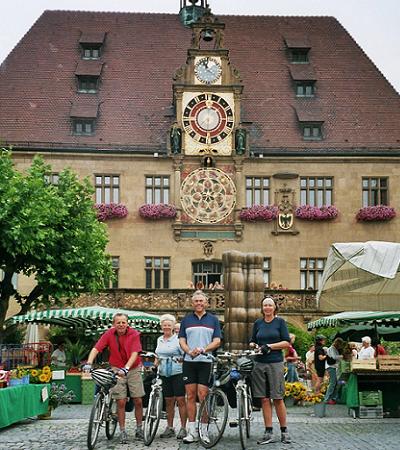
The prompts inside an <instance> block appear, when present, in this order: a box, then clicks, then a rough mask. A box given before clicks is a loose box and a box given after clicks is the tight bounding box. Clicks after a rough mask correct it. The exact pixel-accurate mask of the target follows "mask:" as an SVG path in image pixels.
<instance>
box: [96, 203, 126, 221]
mask: <svg viewBox="0 0 400 450" xmlns="http://www.w3.org/2000/svg"><path fill="white" fill-rule="evenodd" d="M94 207H95V208H96V209H97V219H98V220H99V221H100V222H104V221H106V220H108V219H122V218H123V217H126V216H127V215H128V209H127V207H126V206H125V205H123V204H122V203H98V204H97V205H95V206H94Z"/></svg>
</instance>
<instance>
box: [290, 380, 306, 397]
mask: <svg viewBox="0 0 400 450" xmlns="http://www.w3.org/2000/svg"><path fill="white" fill-rule="evenodd" d="M306 394H307V388H306V387H305V386H304V384H303V383H300V381H296V382H294V383H288V382H285V397H293V398H294V399H295V400H296V401H301V400H304V397H305V395H306Z"/></svg>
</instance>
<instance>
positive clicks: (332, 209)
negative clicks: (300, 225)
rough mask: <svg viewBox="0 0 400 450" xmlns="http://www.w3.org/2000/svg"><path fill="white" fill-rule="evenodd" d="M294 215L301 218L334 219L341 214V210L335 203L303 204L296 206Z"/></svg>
mask: <svg viewBox="0 0 400 450" xmlns="http://www.w3.org/2000/svg"><path fill="white" fill-rule="evenodd" d="M294 215H295V216H296V217H297V218H298V219H301V220H333V219H336V217H337V216H338V215H339V210H338V209H337V208H336V206H333V205H329V206H310V205H302V206H299V207H298V208H296V211H295V213H294Z"/></svg>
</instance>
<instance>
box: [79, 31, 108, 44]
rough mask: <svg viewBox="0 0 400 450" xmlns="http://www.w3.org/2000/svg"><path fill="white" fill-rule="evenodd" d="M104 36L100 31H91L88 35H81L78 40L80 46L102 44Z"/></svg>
mask: <svg viewBox="0 0 400 450" xmlns="http://www.w3.org/2000/svg"><path fill="white" fill-rule="evenodd" d="M105 37H106V34H105V33H104V32H101V31H98V32H97V31H92V32H89V33H85V32H83V33H82V36H81V38H80V39H79V43H80V44H102V43H103V42H104V38H105Z"/></svg>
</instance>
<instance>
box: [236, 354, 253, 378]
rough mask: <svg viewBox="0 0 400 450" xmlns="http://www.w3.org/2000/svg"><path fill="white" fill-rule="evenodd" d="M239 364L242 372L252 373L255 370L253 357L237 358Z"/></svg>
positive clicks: (245, 373)
mask: <svg viewBox="0 0 400 450" xmlns="http://www.w3.org/2000/svg"><path fill="white" fill-rule="evenodd" d="M237 366H238V369H239V372H240V373H241V374H243V375H250V374H251V372H252V371H253V367H254V362H253V360H252V359H250V358H246V357H245V356H243V357H241V358H239V359H238V360H237Z"/></svg>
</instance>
